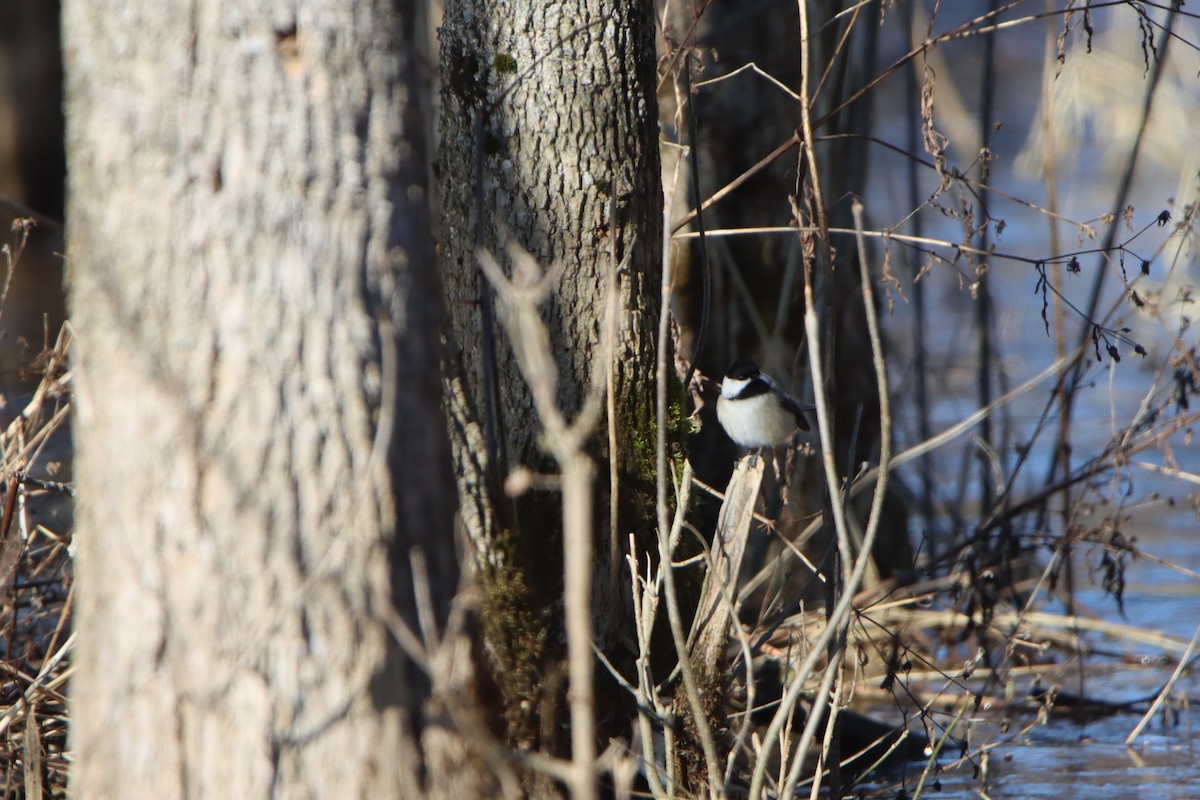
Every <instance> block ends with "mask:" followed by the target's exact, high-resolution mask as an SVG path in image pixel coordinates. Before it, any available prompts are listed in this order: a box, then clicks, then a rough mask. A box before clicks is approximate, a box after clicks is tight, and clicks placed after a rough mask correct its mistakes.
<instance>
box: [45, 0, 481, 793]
mask: <svg viewBox="0 0 1200 800" xmlns="http://www.w3.org/2000/svg"><path fill="white" fill-rule="evenodd" d="M272 5H273V6H274V7H273V8H272V7H271V6H272ZM396 5H397V4H393V3H390V2H386V1H385V0H369V1H366V2H340V3H324V4H317V5H302V6H301V7H300V8H299V10H298V11H297V10H295V9H290V7H289V6H288V4H267V5H264V4H262V3H255V2H251V1H250V0H237V2H222V3H215V2H201V3H196V4H192V5H191V6H189V7H187V8H186V9H184V8H181V7H178V6H174V5H172V4H162V3H159V2H157V1H156V0H141V1H140V2H127V3H122V4H119V5H115V6H104V7H102V6H99V5H96V4H95V3H89V2H84V1H83V0H68V2H66V3H65V5H64V29H65V31H64V42H65V48H64V49H65V52H66V54H67V63H66V72H67V110H68V117H69V133H68V151H69V154H70V170H71V171H70V184H69V194H70V201H69V203H70V214H69V219H70V221H71V222H70V229H69V251H70V253H71V257H70V261H69V264H70V266H69V281H70V286H71V303H72V313H73V318H74V323H75V327H76V330H77V331H78V349H77V351H76V354H75V355H76V369H77V373H76V375H77V377H76V391H77V398H76V401H77V403H76V407H77V417H76V420H75V425H76V428H75V431H76V441H77V448H78V449H77V458H76V469H77V476H78V488H79V496H80V504H79V533H78V536H77V539H76V541H77V542H79V553H78V582H79V613H78V617H77V620H76V624H77V628H78V637H79V638H78V650H77V655H76V659H77V660H76V677H75V678H74V680H73V686H72V717H73V718H72V747H73V750H74V753H75V759H76V761H75V767H74V773H73V779H72V780H73V783H74V789H75V794H76V796H78V797H122V798H124V797H161V798H170V797H184V796H192V797H198V796H204V797H238V798H255V797H264V798H265V797H278V796H293V797H294V796H308V797H396V796H401V795H403V796H412V795H414V794H417V793H419V791H420V787H422V786H423V784H424V781H425V780H426V778H428V779H429V780H431V781H432V780H433V779H435V778H439V777H445V776H440V775H439V774H436V773H438V772H439V771H435V770H431V771H430V772H428V773H425V772H423V766H422V764H423V761H424V760H425V759H427V758H431V757H434V756H432V755H431V754H430V753H428V752H424V753H423V752H422V750H421V746H420V744H419V742H420V740H419V739H418V738H417V737H418V736H422V735H423V736H424V741H425V743H426V744H428V743H429V742H431V741H434V740H437V739H438V738H439V737H438V736H436V735H434V736H431V735H430V734H431V733H432V725H434V724H435V723H433V722H430V721H428V720H423V719H422V715H421V709H422V707H423V705H424V703H425V701H426V696H427V694H428V692H429V687H428V683H427V681H426V680H425V679H424V677H423V676H422V675H421V674H419V673H418V672H417V670H416V668H415V667H414V665H413V663H412V662H411V661H410V660H409V659H408V658H407V656H406V655H405V651H402V650H401V649H400V648H399V646H398V645H397V644H396V639H395V638H393V636H392V635H391V634H390V633H389V624H391V623H398V622H399V621H401V620H402V621H406V622H407V623H408V625H409V627H411V628H412V629H414V630H416V629H417V625H416V612H415V606H414V601H413V596H414V595H413V570H412V567H411V566H410V552H411V551H413V550H416V549H418V548H419V549H420V550H421V551H422V552H423V554H424V556H425V561H426V562H427V564H428V572H429V577H430V588H431V596H432V597H431V602H430V606H431V608H430V609H429V610H430V612H431V616H432V618H433V619H434V621H435V622H436V623H437V624H438V626H439V627H443V626H444V623H445V620H446V615H447V611H448V604H449V599H450V597H451V595H452V594H453V592H454V591H455V588H456V585H457V569H456V561H455V557H454V551H453V537H452V515H453V511H454V503H455V498H454V490H453V483H452V479H451V473H450V466H449V451H448V446H447V444H446V441H445V436H444V431H445V421H444V419H443V417H442V415H441V411H440V409H439V405H438V398H439V395H438V385H437V374H438V373H437V364H436V341H437V328H438V326H439V324H440V316H441V314H440V311H439V309H440V302H439V298H438V294H439V288H438V283H437V277H436V274H435V272H434V269H433V260H432V252H431V246H430V243H429V241H428V230H429V221H428V211H427V203H426V193H425V189H424V186H425V176H426V168H425V161H424V149H423V148H424V144H423V141H422V137H421V130H420V124H419V110H418V108H417V106H416V97H417V96H418V95H417V92H416V91H415V85H416V84H415V80H414V77H415V72H414V69H413V67H414V58H413V56H414V55H415V53H414V46H415V45H414V42H415V36H414V24H415V22H416V21H417V20H416V14H417V10H416V9H415V8H414V6H415V5H416V4H413V3H403V2H402V3H399V4H398V6H399V8H400V11H399V12H398V13H397V11H396V10H395V7H396ZM397 612H398V614H397ZM455 777H456V778H457V779H461V778H462V775H461V774H459V775H457V776H455Z"/></svg>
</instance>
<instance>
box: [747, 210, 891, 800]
mask: <svg viewBox="0 0 1200 800" xmlns="http://www.w3.org/2000/svg"><path fill="white" fill-rule="evenodd" d="M851 210H852V211H853V214H854V224H855V227H856V228H857V229H858V230H859V231H861V230H862V228H863V206H862V203H861V202H859V201H858V200H857V199H856V200H855V201H854V202H853V203H852V205H851ZM867 265H868V261H867V245H866V239H864V238H863V237H862V236H859V238H858V268H859V278H860V280H861V281H862V294H863V306H864V309H865V311H866V317H867V332H868V334H869V336H870V340H871V361H872V363H873V365H874V367H875V380H876V382H877V384H878V387H879V467H878V470H879V472H878V474H879V478H878V480H877V481H876V483H875V494H874V495H873V496H872V498H871V511H870V513H869V514H868V516H867V529H866V531H865V532H864V534H863V541H862V546H861V548H860V549H859V552H858V558H857V560H856V561H855V562H854V569H853V571H852V572H851V573H850V574H849V575H847V577H846V580H845V585H844V586H843V588H842V591H843V596H842V597H841V598H840V599H839V600H838V605H837V610H835V612H834V615H833V616H832V617H831V618H830V620H829V627H830V628H834V627H836V628H837V636H838V637H839V639H841V640H842V641H843V649H841V650H839V651H838V654H837V655H838V657H839V658H840V657H842V656H843V655H844V639H845V632H846V628H847V626H848V625H849V611H850V606H851V603H852V602H853V600H854V593H855V592H856V591H858V586H859V583H860V582H861V581H862V577H863V575H864V574H865V573H866V570H867V566H868V565H869V564H871V563H872V561H871V550H872V548H873V546H874V544H875V536H876V534H877V533H878V531H879V521H880V518H881V517H882V514H883V500H884V496H885V495H886V493H887V483H888V473H889V470H890V469H891V466H892V463H891V462H892V406H891V399H890V396H889V394H888V377H887V365H886V364H885V363H884V361H883V343H882V339H881V338H880V333H879V319H878V316H877V315H876V313H875V292H874V290H873V289H872V288H871V274H870V270H869V269H868V266H867ZM804 290H805V303H806V306H807V308H806V309H805V314H804V317H805V319H804V321H805V327H806V328H808V336H809V356H810V358H813V357H814V356H815V353H814V352H813V351H814V350H815V347H816V341H815V339H816V327H817V326H816V314H814V313H813V312H812V281H811V280H806V281H805V285H804ZM812 363H813V372H814V374H813V380H814V385H823V384H821V383H817V381H818V379H819V378H818V375H817V374H816V372H817V369H818V365H819V361H817V360H816V359H815V358H813V361H812ZM816 397H817V404H818V409H817V418H818V422H819V423H820V425H821V442H822V450H823V452H824V454H825V458H824V461H825V475H826V480H827V481H830V483H829V490H830V493H831V495H832V496H833V497H838V494H837V489H838V484H837V482H836V479H837V472H836V470H835V469H834V468H833V458H832V455H831V454H830V450H829V448H828V447H827V446H826V444H825V442H826V441H827V438H826V437H827V434H831V433H832V432H831V431H828V417H827V414H826V413H825V412H824V410H823V409H821V408H820V406H821V405H822V404H823V403H824V397H823V393H822V392H817V393H816ZM828 441H832V436H831V435H830V436H828ZM832 506H833V509H834V514H835V516H836V515H837V514H838V513H839V510H840V508H841V506H840V505H839V504H838V503H837V502H835V503H833V504H832ZM844 531H845V519H844V517H843V520H842V522H841V525H840V526H839V529H838V537H839V540H840V539H841V537H842V536H843V535H845V534H844ZM822 647H823V645H822ZM821 649H822V648H815V649H814V652H820V650H821ZM827 669H829V670H835V663H834V661H833V660H832V659H831V660H830V664H829V667H828V668H827ZM825 683H831V681H823V685H824V684H825ZM796 687H797V684H796V683H794V684H793V687H792V688H796ZM790 693H791V689H789V694H790ZM828 701H829V696H828V694H827V690H824V691H822V692H821V694H819V695H817V697H816V699H815V700H814V701H813V708H812V710H811V712H810V713H811V717H820V716H821V713H822V711H823V709H824V704H825V703H827V702H828ZM811 717H810V719H809V723H810V724H811V722H812V718H811ZM833 721H834V715H833V714H830V719H829V725H830V726H832V725H833ZM810 740H811V737H810V736H809V735H808V726H807V725H806V726H805V736H804V737H802V738H801V740H800V745H799V747H798V748H797V750H796V761H795V763H793V764H792V771H791V774H789V775H788V781H787V783H786V784H785V785H784V787H783V792H782V794H781V796H783V797H791V796H792V795H793V794H794V793H795V790H796V783H797V782H798V781H799V779H800V767H801V763H802V762H803V760H804V756H805V755H806V753H807V747H808V744H809V741H810ZM751 795H752V796H753V792H752V793H751Z"/></svg>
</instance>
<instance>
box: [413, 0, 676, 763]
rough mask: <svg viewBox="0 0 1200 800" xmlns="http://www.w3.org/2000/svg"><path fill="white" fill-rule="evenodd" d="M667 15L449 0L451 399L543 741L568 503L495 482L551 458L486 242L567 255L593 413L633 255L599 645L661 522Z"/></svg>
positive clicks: (555, 334)
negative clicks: (611, 294)
mask: <svg viewBox="0 0 1200 800" xmlns="http://www.w3.org/2000/svg"><path fill="white" fill-rule="evenodd" d="M653 25H654V19H653V16H652V7H651V4H650V3H648V2H644V0H642V1H640V2H632V3H628V2H622V1H621V0H603V1H602V2H595V1H593V2H586V3H585V2H582V0H574V2H569V3H566V4H553V3H552V4H546V3H542V2H537V1H536V0H520V2H515V3H512V2H510V3H499V2H494V1H489V0H452V1H451V2H448V3H447V4H446V9H445V19H444V23H443V26H442V29H441V67H442V78H441V79H442V84H441V97H442V117H441V134H442V140H441V146H440V149H439V155H438V160H437V163H436V167H435V168H436V170H437V171H438V174H439V175H440V178H441V180H440V184H439V185H440V190H441V194H442V197H441V200H442V206H443V217H444V227H443V229H442V230H441V232H440V237H441V258H442V265H443V274H444V276H445V281H446V291H447V296H448V307H449V312H450V321H451V326H450V328H451V335H452V337H453V339H454V342H455V344H456V345H457V348H456V349H457V350H458V351H460V355H461V373H460V376H461V379H462V383H461V384H457V385H456V388H457V387H461V388H462V391H461V393H460V394H459V395H458V397H459V398H460V402H459V403H458V406H457V410H452V413H453V414H454V416H455V418H456V420H461V421H462V422H461V430H462V432H463V433H462V435H461V437H460V438H459V440H458V441H457V442H456V449H457V450H458V453H459V455H458V457H457V461H458V463H459V464H460V465H465V466H467V467H471V468H472V469H473V471H468V472H464V473H463V474H462V475H461V476H460V494H461V495H462V505H463V507H464V509H468V510H469V511H470V513H469V514H468V515H466V516H467V523H468V528H469V532H470V533H471V536H472V541H473V543H474V548H475V556H476V561H477V563H478V564H479V565H480V566H481V567H482V577H483V580H484V586H485V590H486V597H487V600H486V601H485V609H484V612H483V613H484V619H483V621H484V630H485V636H486V638H487V640H488V644H489V652H490V653H491V654H492V656H493V669H494V671H495V672H496V674H497V677H498V681H499V683H500V688H501V690H502V692H503V695H504V701H505V705H506V708H507V710H508V712H509V715H508V718H509V723H510V735H511V736H512V737H513V738H514V739H517V740H521V741H524V742H526V743H532V741H533V740H534V739H536V737H537V730H538V728H539V723H538V722H537V720H536V717H537V714H538V713H539V710H542V709H544V708H548V707H550V706H548V705H547V704H546V700H547V697H546V695H547V694H552V693H551V692H550V691H548V690H546V688H545V687H546V684H547V683H553V682H552V681H547V680H546V674H547V673H548V672H550V673H551V674H552V672H553V669H554V667H553V666H552V665H553V662H554V658H555V656H554V653H553V647H552V645H548V644H547V642H553V641H556V640H558V639H559V638H560V636H559V634H558V630H559V629H558V626H559V625H560V623H559V622H558V621H557V619H558V618H559V617H561V615H558V614H553V615H546V614H545V613H544V609H546V608H547V607H551V608H553V607H556V604H557V603H558V602H559V600H560V596H561V591H562V581H561V575H562V567H561V554H562V547H561V531H562V523H561V506H560V505H559V504H558V502H557V500H558V498H557V497H556V496H552V495H548V494H546V493H530V494H529V495H526V496H525V497H524V498H523V499H522V500H521V501H520V502H519V503H518V504H517V507H516V509H515V512H514V511H513V510H512V509H507V508H506V507H505V505H504V504H503V503H501V502H499V501H498V499H497V493H496V490H495V487H496V486H498V484H499V482H500V480H502V479H503V478H504V476H505V475H507V473H508V471H509V469H510V468H512V467H515V466H517V465H528V466H531V467H533V468H535V469H546V468H547V467H548V465H549V462H548V460H547V459H546V457H545V455H544V452H543V450H542V449H541V446H540V444H539V441H538V437H539V433H540V426H539V424H538V422H537V419H536V416H535V414H534V410H533V401H532V398H531V395H530V393H529V389H528V387H527V384H526V382H525V380H524V378H523V377H522V376H521V374H520V372H519V370H518V368H517V365H516V362H515V360H514V357H513V353H512V349H511V347H510V345H509V343H508V342H507V341H506V340H505V337H504V334H503V333H502V331H501V330H500V328H499V326H498V324H496V323H493V322H491V321H490V319H489V312H490V303H491V299H490V295H489V290H488V288H487V287H486V286H484V287H483V291H481V281H482V278H481V276H480V274H479V270H478V267H477V261H476V251H477V249H479V248H483V249H486V250H488V251H490V252H492V253H493V254H495V255H496V256H497V257H498V258H500V259H501V260H502V261H503V260H504V259H506V258H507V253H506V242H507V241H508V240H509V237H511V240H513V241H515V242H516V243H517V244H519V245H521V246H522V247H524V248H525V249H527V250H529V251H530V252H531V253H532V254H533V255H534V256H535V257H536V258H537V259H538V261H539V262H540V263H541V264H542V265H543V266H544V267H549V266H550V265H551V264H552V263H554V262H560V263H561V264H562V265H563V267H564V271H563V273H562V277H561V279H560V280H559V281H558V283H557V285H556V287H555V289H554V292H553V294H552V297H551V299H550V301H549V302H548V303H547V305H546V306H545V307H544V310H545V313H544V320H545V323H546V324H547V325H548V326H549V329H550V334H551V341H552V342H553V344H554V358H555V366H556V368H557V372H558V400H559V404H560V406H561V407H562V408H563V409H564V410H565V411H566V412H567V413H568V415H573V414H574V413H575V412H576V411H578V409H579V407H580V404H581V402H582V399H583V396H584V393H585V391H586V388H587V387H588V386H589V385H590V384H591V382H592V381H593V380H594V379H595V377H596V375H597V374H598V373H597V367H600V372H599V374H600V375H603V366H604V365H603V361H601V359H602V358H603V353H602V352H601V346H600V345H601V335H600V333H601V327H602V326H601V319H602V315H603V311H604V305H605V304H604V299H605V291H606V288H605V287H606V284H607V279H608V275H609V274H610V270H612V269H614V267H615V266H616V264H617V262H619V272H618V276H619V282H618V287H619V288H618V291H619V298H618V302H619V306H618V308H619V312H618V314H619V317H620V334H619V341H618V342H617V346H616V348H615V366H614V369H613V376H614V398H615V418H614V419H612V420H608V421H607V423H606V427H607V428H609V429H611V430H613V431H615V432H616V436H615V452H610V445H609V440H608V434H607V431H605V432H601V433H600V434H599V435H598V436H597V442H596V446H595V448H594V450H593V452H594V454H595V455H597V456H598V457H599V458H601V459H609V458H611V459H612V460H613V462H614V463H615V464H616V472H617V480H618V486H619V488H618V490H617V491H618V498H619V502H618V508H619V510H618V515H617V516H618V525H617V526H616V527H615V528H611V529H610V526H609V521H610V519H609V514H608V510H609V500H610V494H609V490H610V489H611V486H610V484H611V479H610V476H609V471H608V470H607V469H606V468H604V467H601V468H600V469H598V470H597V474H598V475H599V476H600V480H599V483H600V486H599V487H598V493H599V496H598V497H597V499H596V503H595V507H596V509H597V510H598V514H597V518H596V522H597V527H596V531H597V535H596V541H595V543H594V551H595V557H596V564H597V567H596V576H597V579H596V582H595V583H596V587H597V596H596V599H595V602H594V607H595V608H596V609H597V613H596V615H595V616H596V627H597V631H596V636H597V639H598V640H599V641H600V642H601V643H602V644H603V643H605V642H606V640H609V639H611V638H612V636H613V635H614V626H613V625H612V621H613V620H614V619H615V615H606V614H605V611H606V610H610V609H612V608H613V607H614V605H613V602H612V601H613V600H614V598H613V597H612V593H613V592H614V591H615V588H614V587H615V585H616V583H615V581H613V580H611V578H613V577H614V576H615V575H616V574H617V573H616V572H615V571H610V569H609V566H610V565H611V566H613V567H615V566H616V560H615V559H614V558H613V557H612V553H613V552H614V546H615V545H619V546H620V548H621V550H623V549H624V547H625V545H626V538H625V537H626V536H627V535H628V533H629V532H635V533H645V532H648V531H649V530H651V524H652V520H653V516H654V505H653V478H654V470H653V459H654V455H653V454H654V444H653V443H654V436H655V433H654V431H655V403H654V370H655V353H656V347H655V328H656V325H657V321H658V314H659V305H660V304H659V301H658V297H659V287H660V285H661V284H660V281H661V272H660V256H659V254H660V251H661V230H662V228H661V226H662V220H661V214H662V192H661V187H660V178H659V167H658V163H659V162H658V150H657V115H656V102H655V95H654V86H655V76H654V57H655V56H654V42H653ZM477 157H478V161H476V158H477ZM477 163H478V164H479V170H478V172H476V164H477ZM610 203H612V204H614V205H615V215H612V216H615V225H614V224H613V223H612V221H611V220H610ZM493 359H494V361H493ZM489 370H490V371H491V376H490V379H489V375H488V374H487V373H488V372H489ZM492 387H494V392H495V395H494V399H493V397H492V396H491V392H492V391H493V389H492ZM472 421H473V424H472ZM489 438H490V441H489ZM485 442H486V443H487V444H486V446H485ZM481 451H482V452H481ZM610 531H615V532H616V536H614V537H612V538H610ZM621 572H623V570H621ZM530 575H535V576H536V579H532V578H530V577H529V576H530ZM606 593H607V594H606ZM550 705H551V706H552V703H551V704H550ZM560 707H561V705H560ZM541 727H543V728H545V726H544V725H543V726H541Z"/></svg>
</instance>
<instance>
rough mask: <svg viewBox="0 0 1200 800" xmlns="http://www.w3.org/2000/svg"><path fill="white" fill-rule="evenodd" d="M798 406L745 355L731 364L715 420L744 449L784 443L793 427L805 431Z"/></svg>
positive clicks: (803, 410)
mask: <svg viewBox="0 0 1200 800" xmlns="http://www.w3.org/2000/svg"><path fill="white" fill-rule="evenodd" d="M814 408H815V406H811V405H801V404H800V403H798V402H796V400H795V399H794V398H792V397H791V396H790V395H789V394H788V393H787V392H785V391H783V390H782V389H780V388H779V386H778V384H776V383H775V381H773V380H771V377H770V376H769V375H766V374H764V373H763V372H762V370H760V369H759V368H758V364H755V363H754V362H753V361H751V360H750V359H747V358H743V359H738V360H737V361H735V362H733V364H732V365H730V367H729V370H728V371H727V372H726V373H725V380H723V381H722V382H721V396H720V397H719V398H717V419H718V420H719V421H720V423H721V427H723V428H724V429H725V432H726V433H727V434H729V438H730V439H732V440H733V441H734V443H735V444H737V445H740V446H741V447H746V448H752V449H753V448H762V447H776V446H778V445H781V444H787V443H788V442H790V441H791V440H792V437H793V436H794V435H795V434H796V430H797V429H800V430H802V431H806V430H808V420H806V419H805V418H804V415H805V413H806V412H808V411H812V410H813V409H814Z"/></svg>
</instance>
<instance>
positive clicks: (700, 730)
mask: <svg viewBox="0 0 1200 800" xmlns="http://www.w3.org/2000/svg"><path fill="white" fill-rule="evenodd" d="M668 196H670V195H668ZM669 212H670V204H669V203H668V204H667V212H666V213H669ZM670 248H671V233H670V228H669V218H668V217H666V215H665V214H664V225H663V266H664V269H663V281H662V312H661V315H660V316H659V318H658V352H657V359H658V363H657V365H656V367H655V394H656V397H655V404H656V414H657V416H656V421H657V424H656V426H655V428H656V430H655V437H654V456H655V468H656V472H657V473H658V480H657V482H656V487H655V488H656V502H655V507H656V511H657V512H658V553H659V566H660V571H661V574H662V578H663V590H664V592H665V594H666V600H667V621H668V622H669V623H670V628H671V638H672V639H673V640H674V642H675V652H676V654H677V655H678V657H679V666H680V672H681V674H682V676H683V690H684V694H685V695H686V699H687V703H688V706H689V708H690V710H691V713H692V717H693V720H694V722H695V724H696V733H697V735H698V736H699V738H700V746H701V748H702V749H703V751H704V764H705V771H706V773H707V775H706V777H707V781H708V791H709V795H710V796H711V797H722V796H723V793H722V791H721V784H720V781H719V778H720V771H719V766H718V761H717V748H716V744H715V743H714V741H713V735H712V728H711V726H709V724H708V717H707V716H706V715H705V713H704V707H703V705H702V704H701V702H700V695H699V690H698V688H697V685H696V676H695V675H694V674H693V672H692V666H691V662H690V661H689V659H688V649H687V637H686V634H685V633H684V630H683V619H682V615H681V614H680V613H679V597H678V595H677V594H676V592H675V575H674V572H673V569H672V566H671V544H670V536H669V531H670V525H669V522H670V515H669V513H668V511H667V477H668V475H670V472H669V471H668V470H669V466H668V464H667V381H669V380H671V371H670V370H668V368H667V352H668V349H669V346H670V338H669V337H670V316H669V315H670V309H671V287H672V279H671V275H670V270H669V268H668V265H669V264H670V263H671V261H670V258H669V255H670ZM685 389H686V387H685ZM671 752H672V750H671V749H670V748H668V750H667V754H668V756H669V755H670V753H671ZM668 760H669V758H668Z"/></svg>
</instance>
